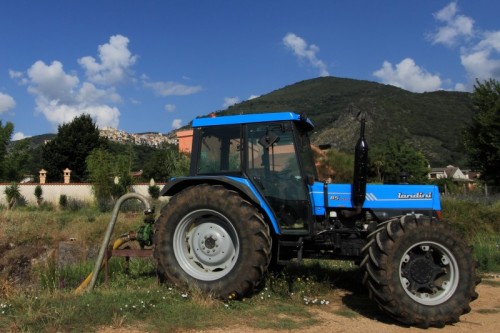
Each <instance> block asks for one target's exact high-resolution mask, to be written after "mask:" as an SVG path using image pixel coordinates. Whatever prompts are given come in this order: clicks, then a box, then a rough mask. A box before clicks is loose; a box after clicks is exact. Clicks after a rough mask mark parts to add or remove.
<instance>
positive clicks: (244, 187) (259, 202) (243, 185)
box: [160, 176, 280, 235]
mask: <svg viewBox="0 0 500 333" xmlns="http://www.w3.org/2000/svg"><path fill="white" fill-rule="evenodd" d="M198 184H210V185H223V186H225V187H227V188H229V189H232V190H235V191H237V192H239V193H240V194H241V195H243V196H244V197H245V198H246V199H247V200H248V201H250V202H251V203H252V204H253V205H255V206H256V207H258V208H259V209H260V210H261V211H262V213H263V214H264V215H265V218H266V220H267V221H269V222H270V223H271V229H273V231H274V232H275V233H276V234H277V235H279V234H280V229H279V226H278V222H277V220H276V217H275V216H274V214H273V211H272V210H271V208H270V207H269V205H268V204H267V202H266V201H265V200H264V198H263V197H262V196H261V195H260V193H259V192H258V191H257V190H256V189H255V187H254V186H253V184H252V183H251V182H249V181H248V179H245V178H239V177H228V176H202V177H198V176H197V177H179V178H175V179H173V180H171V181H169V182H168V183H167V184H166V185H165V186H164V187H163V188H162V190H161V191H160V196H173V195H175V194H177V193H179V192H181V191H182V190H184V189H185V188H187V187H190V186H194V185H198Z"/></svg>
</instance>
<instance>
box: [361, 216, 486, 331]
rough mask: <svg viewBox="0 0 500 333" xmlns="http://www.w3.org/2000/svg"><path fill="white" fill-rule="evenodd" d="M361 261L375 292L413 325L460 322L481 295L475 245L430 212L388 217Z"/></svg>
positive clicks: (390, 309) (371, 291)
mask: <svg viewBox="0 0 500 333" xmlns="http://www.w3.org/2000/svg"><path fill="white" fill-rule="evenodd" d="M361 265H362V267H364V268H365V275H364V279H363V282H364V284H365V286H366V287H367V288H368V291H369V295H370V298H371V299H373V300H374V301H375V302H376V303H377V304H378V305H379V307H380V308H381V309H382V310H383V311H385V312H386V313H388V314H389V315H391V316H392V317H393V318H395V319H397V320H398V321H401V322H403V323H405V324H408V325H415V326H419V327H424V328H426V327H429V326H435V327H443V326H444V325H446V324H450V323H455V322H457V321H458V320H459V317H460V316H461V315H462V314H464V313H467V312H469V311H470V306H469V304H470V302H471V301H473V300H475V299H476V298H477V296H478V295H477V293H476V291H475V288H476V285H477V283H478V282H479V279H478V278H477V277H476V264H475V261H474V260H473V257H472V251H471V248H470V247H469V246H467V245H466V244H465V243H464V241H463V239H462V238H461V237H460V235H459V234H458V233H457V232H455V231H454V230H452V229H450V227H449V226H447V225H446V224H445V223H442V222H438V221H435V220H434V219H430V218H427V217H416V216H403V217H401V218H399V219H395V220H392V221H390V222H388V223H387V224H386V225H385V227H384V228H381V229H379V230H378V232H376V233H374V234H372V236H371V239H370V241H369V243H368V245H367V246H366V247H365V257H364V260H363V262H362V264H361Z"/></svg>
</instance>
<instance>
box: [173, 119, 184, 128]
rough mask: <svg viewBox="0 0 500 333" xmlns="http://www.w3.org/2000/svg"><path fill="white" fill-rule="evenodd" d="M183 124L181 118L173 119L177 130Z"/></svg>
mask: <svg viewBox="0 0 500 333" xmlns="http://www.w3.org/2000/svg"><path fill="white" fill-rule="evenodd" d="M181 126H182V120H181V119H174V120H173V121H172V129H174V130H176V129H178V128H180V127H181Z"/></svg>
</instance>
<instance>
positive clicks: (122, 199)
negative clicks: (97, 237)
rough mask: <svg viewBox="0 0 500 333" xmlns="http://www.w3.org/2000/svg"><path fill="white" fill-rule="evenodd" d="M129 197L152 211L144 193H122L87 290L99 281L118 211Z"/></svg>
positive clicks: (147, 210)
mask: <svg viewBox="0 0 500 333" xmlns="http://www.w3.org/2000/svg"><path fill="white" fill-rule="evenodd" d="M129 199H138V200H139V201H141V202H142V203H143V204H144V211H145V212H151V207H150V205H149V201H148V200H147V199H146V198H145V197H144V196H142V195H140V194H137V193H127V194H124V195H122V196H121V197H120V198H119V199H118V201H117V202H116V204H115V207H114V208H113V215H112V216H111V220H110V221H109V224H108V228H107V229H106V233H105V234H104V239H103V241H102V244H101V248H100V249H99V254H98V255H97V260H96V263H95V265H94V270H93V271H92V273H91V274H92V277H91V279H90V283H89V284H88V286H87V292H90V291H92V290H93V289H94V286H95V283H96V281H97V275H98V274H99V270H100V269H101V266H102V262H103V259H104V254H105V253H106V250H107V247H108V244H109V240H110V238H111V234H112V233H113V228H114V227H115V223H116V219H117V217H118V213H119V211H120V207H121V205H122V204H123V203H124V202H125V201H127V200H129Z"/></svg>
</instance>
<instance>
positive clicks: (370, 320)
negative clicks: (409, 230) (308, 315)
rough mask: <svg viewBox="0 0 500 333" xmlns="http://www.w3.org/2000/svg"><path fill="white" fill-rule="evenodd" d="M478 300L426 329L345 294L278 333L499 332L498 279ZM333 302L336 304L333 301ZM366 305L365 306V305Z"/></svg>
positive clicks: (221, 332)
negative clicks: (455, 318)
mask: <svg viewBox="0 0 500 333" xmlns="http://www.w3.org/2000/svg"><path fill="white" fill-rule="evenodd" d="M477 291H478V293H479V298H478V299H477V300H476V301H474V302H473V303H472V311H471V312H470V313H468V314H466V315H463V316H462V317H461V318H460V319H461V320H460V322H459V323H456V324H454V325H447V326H446V327H444V328H429V329H427V330H423V329H419V328H415V327H406V326H402V325H400V324H398V323H397V322H395V321H393V320H391V319H390V318H388V317H387V316H385V315H384V314H382V313H381V312H380V311H379V310H378V309H377V308H376V307H375V306H374V305H373V304H371V302H368V300H367V299H366V298H365V297H359V296H353V295H351V294H350V293H348V292H343V293H340V294H335V295H332V298H330V299H331V300H332V302H331V304H329V305H328V306H322V307H321V308H319V307H318V308H316V309H314V312H313V314H314V317H315V318H316V319H317V320H318V321H319V323H318V324H316V325H314V326H309V327H306V328H298V329H294V330H280V331H278V332H300V333H317V332H339V333H342V332H346V333H347V332H349V333H367V332H383V333H403V332H405V333H406V332H439V333H452V332H453V333H457V332H500V276H498V275H496V276H493V275H492V276H487V277H486V278H483V282H482V283H481V284H479V285H478V287H477ZM334 297H335V298H334ZM335 299H336V301H335ZM368 303H369V304H368ZM343 307H344V308H345V307H347V308H349V309H355V310H353V311H354V312H355V313H354V314H353V315H352V316H348V317H347V316H342V315H339V314H338V313H339V309H342V308H343ZM98 332H99V333H142V332H144V331H143V330H139V329H134V328H111V327H103V328H101V330H99V331H98ZM231 332H235V333H236V332H238V333H271V332H277V331H276V330H272V329H256V328H253V327H248V326H231V327H221V328H217V329H208V330H191V331H188V333H231Z"/></svg>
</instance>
